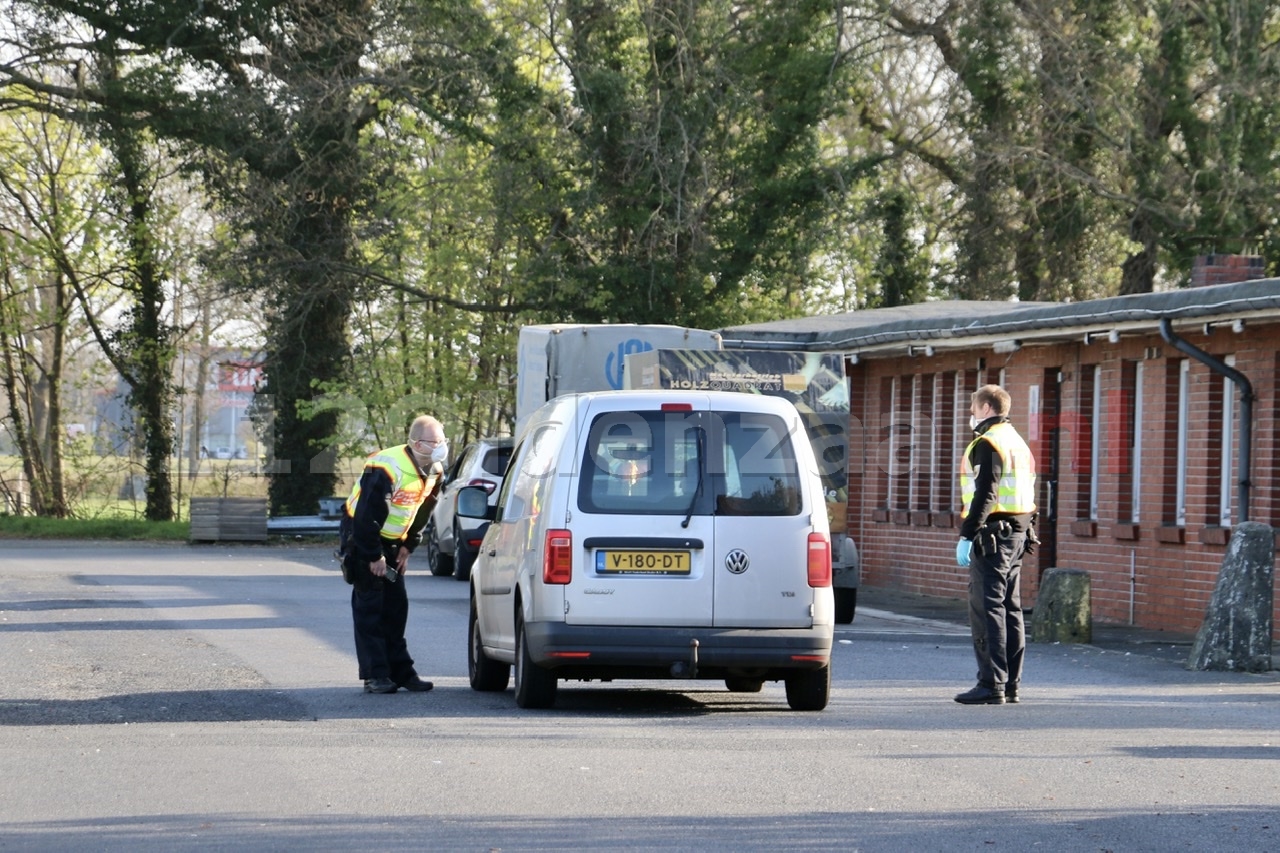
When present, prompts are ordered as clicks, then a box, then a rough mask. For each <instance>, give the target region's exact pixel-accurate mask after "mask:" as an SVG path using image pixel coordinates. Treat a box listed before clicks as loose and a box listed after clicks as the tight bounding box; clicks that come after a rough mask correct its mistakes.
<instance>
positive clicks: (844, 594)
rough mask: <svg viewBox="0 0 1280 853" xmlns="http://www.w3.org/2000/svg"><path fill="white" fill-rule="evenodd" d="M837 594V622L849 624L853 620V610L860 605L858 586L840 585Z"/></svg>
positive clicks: (836, 590)
mask: <svg viewBox="0 0 1280 853" xmlns="http://www.w3.org/2000/svg"><path fill="white" fill-rule="evenodd" d="M833 592H835V594H836V624H837V625H848V624H849V623H850V622H852V621H853V611H854V610H855V609H856V608H857V606H858V588H857V587H856V586H855V587H847V586H838V587H836V588H835V589H834V590H833Z"/></svg>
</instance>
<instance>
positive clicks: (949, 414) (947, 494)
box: [933, 371, 968, 511]
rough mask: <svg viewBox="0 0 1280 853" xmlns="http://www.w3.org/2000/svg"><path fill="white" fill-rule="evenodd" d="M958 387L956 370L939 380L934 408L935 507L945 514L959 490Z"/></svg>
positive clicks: (952, 504) (961, 408) (960, 409)
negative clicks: (957, 472)
mask: <svg viewBox="0 0 1280 853" xmlns="http://www.w3.org/2000/svg"><path fill="white" fill-rule="evenodd" d="M958 387H959V384H958V383H957V382H956V374H955V372H954V371H953V372H951V373H943V374H941V375H940V376H939V377H938V389H937V390H938V405H937V407H936V408H935V409H934V412H935V417H934V419H933V423H934V431H935V434H936V439H935V441H934V447H936V448H937V449H938V452H937V460H938V465H937V468H936V477H937V479H936V480H935V482H937V483H938V489H937V492H938V493H937V496H936V497H937V501H938V502H937V504H936V505H935V506H936V508H937V509H940V510H943V511H949V510H950V509H951V507H952V506H954V505H955V500H954V498H953V497H952V494H953V491H954V489H955V487H956V486H955V484H956V480H957V477H956V471H957V466H956V456H957V454H958V453H959V451H957V450H956V418H957V417H958V415H957V412H959V411H962V410H964V409H963V407H961V406H958V405H956V404H955V402H954V401H955V400H957V388H958ZM967 420H968V418H967V417H966V421H967Z"/></svg>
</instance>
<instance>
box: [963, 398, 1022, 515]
mask: <svg viewBox="0 0 1280 853" xmlns="http://www.w3.org/2000/svg"><path fill="white" fill-rule="evenodd" d="M980 441H986V442H988V443H989V444H990V445H991V447H992V449H993V450H995V452H996V453H998V454H1000V464H1001V467H1002V468H1003V472H1002V473H1001V475H1000V482H998V483H997V484H996V505H995V507H993V508H992V510H991V511H992V512H993V513H995V512H1004V513H1009V514H1010V515H1021V514H1023V513H1028V512H1035V511H1036V463H1035V459H1034V458H1033V457H1032V455H1031V448H1029V447H1027V443H1026V442H1025V441H1023V440H1022V436H1020V435H1018V431H1017V430H1016V429H1014V428H1013V424H1011V423H1009V422H1007V421H1000V422H998V423H994V424H992V425H991V426H990V427H989V428H988V429H987V431H986V432H984V433H983V434H982V435H979V436H977V437H976V438H974V440H973V441H972V442H970V443H969V446H968V447H966V448H965V450H964V456H962V457H961V458H960V500H961V501H962V503H961V506H960V517H961V518H964V517H966V516H967V515H968V514H969V506H970V504H972V503H973V496H974V494H975V493H976V492H977V488H976V487H975V479H976V477H975V472H974V470H973V463H972V462H970V461H969V456H970V454H971V453H973V448H974V447H976V446H977V444H978V442H980Z"/></svg>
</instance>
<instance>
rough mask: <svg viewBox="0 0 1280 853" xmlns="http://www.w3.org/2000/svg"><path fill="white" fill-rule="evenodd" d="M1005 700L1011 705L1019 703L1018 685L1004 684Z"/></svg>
mask: <svg viewBox="0 0 1280 853" xmlns="http://www.w3.org/2000/svg"><path fill="white" fill-rule="evenodd" d="M1004 701H1006V702H1008V703H1009V704H1010V705H1017V704H1018V685H1016V684H1006V685H1005V686H1004Z"/></svg>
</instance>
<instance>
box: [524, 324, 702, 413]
mask: <svg viewBox="0 0 1280 853" xmlns="http://www.w3.org/2000/svg"><path fill="white" fill-rule="evenodd" d="M659 348H668V349H672V348H681V349H692V350H698V349H703V350H718V349H720V335H719V333H717V332H709V331H705V330H703V329H687V328H684V327H682V326H664V325H641V324H636V323H547V324H542V325H529V326H523V327H521V329H520V336H519V339H518V341H517V344H516V431H515V434H516V435H519V434H520V430H521V428H522V427H523V426H524V423H525V421H526V420H527V419H528V417H529V415H530V414H532V413H533V411H534V410H535V409H537V408H538V407H539V406H541V405H542V404H543V403H545V402H547V401H548V400H552V399H555V398H556V397H559V396H560V395H562V394H570V393H583V392H587V391H610V390H613V391H620V390H622V388H623V374H624V370H625V360H626V358H627V356H630V355H635V354H637V353H643V352H649V351H652V350H655V349H659Z"/></svg>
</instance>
